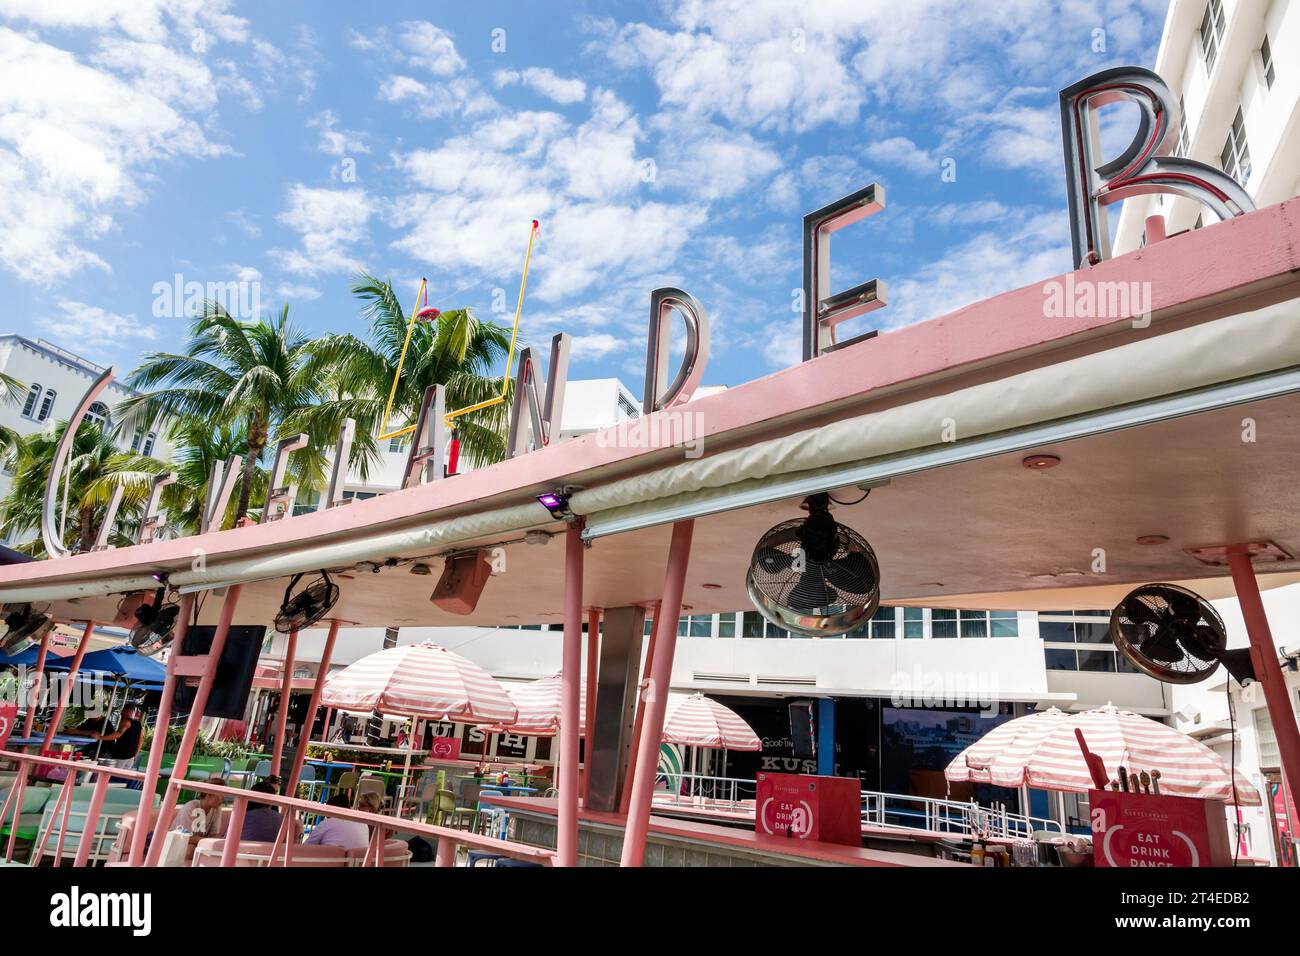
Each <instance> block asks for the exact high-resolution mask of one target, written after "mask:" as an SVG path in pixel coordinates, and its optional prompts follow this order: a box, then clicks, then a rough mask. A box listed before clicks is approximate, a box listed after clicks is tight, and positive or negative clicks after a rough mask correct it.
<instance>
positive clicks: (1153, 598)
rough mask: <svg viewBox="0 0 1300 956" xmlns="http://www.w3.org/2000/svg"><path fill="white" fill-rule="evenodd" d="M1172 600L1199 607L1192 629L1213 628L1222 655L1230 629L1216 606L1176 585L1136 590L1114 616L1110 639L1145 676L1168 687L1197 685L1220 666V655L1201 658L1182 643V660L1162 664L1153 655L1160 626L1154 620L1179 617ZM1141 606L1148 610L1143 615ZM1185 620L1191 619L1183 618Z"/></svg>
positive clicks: (1119, 605)
mask: <svg viewBox="0 0 1300 956" xmlns="http://www.w3.org/2000/svg"><path fill="white" fill-rule="evenodd" d="M1170 597H1175V598H1178V599H1180V600H1182V601H1184V602H1187V605H1186V606H1193V605H1194V606H1195V609H1196V619H1195V621H1193V622H1191V626H1193V627H1195V628H1197V629H1200V628H1209V629H1210V630H1212V631H1213V632H1214V643H1215V645H1216V646H1217V649H1218V650H1219V651H1222V650H1223V649H1224V647H1225V646H1226V643H1227V629H1226V628H1225V627H1224V624H1223V619H1222V618H1221V617H1219V612H1218V611H1216V610H1215V609H1214V606H1213V605H1212V604H1210V603H1209V602H1208V601H1206V600H1205V599H1204V598H1203V597H1201V596H1200V595H1199V594H1197V593H1196V592H1194V591H1189V590H1188V589H1187V588H1183V587H1179V586H1178V585H1176V584H1147V585H1143V586H1142V587H1139V588H1135V589H1134V590H1132V591H1130V592H1129V593H1128V594H1127V595H1125V596H1124V599H1123V600H1122V601H1120V602H1119V604H1117V605H1116V606H1115V609H1114V610H1113V611H1112V612H1111V615H1110V639H1111V641H1112V643H1114V645H1115V647H1116V648H1117V649H1118V650H1119V651H1120V653H1122V654H1123V655H1124V656H1125V657H1127V658H1128V659H1129V661H1130V662H1131V663H1132V664H1133V666H1134V667H1136V668H1137V669H1138V670H1140V671H1142V673H1144V674H1146V675H1147V676H1148V677H1154V678H1155V679H1156V680H1160V681H1164V682H1165V683H1168V684H1195V683H1197V682H1198V681H1202V680H1205V678H1207V677H1209V676H1210V674H1212V673H1214V671H1215V669H1216V668H1217V667H1218V666H1219V656H1218V654H1210V655H1200V654H1197V653H1196V652H1194V651H1193V650H1191V649H1189V648H1188V647H1187V646H1186V644H1184V643H1183V642H1182V641H1178V642H1177V644H1176V646H1177V648H1178V649H1179V651H1181V654H1180V656H1179V659H1178V660H1177V661H1173V660H1161V659H1158V658H1157V657H1156V656H1155V655H1154V654H1153V652H1152V649H1151V645H1152V643H1153V641H1154V640H1155V639H1156V635H1157V633H1158V631H1159V628H1160V624H1158V623H1157V622H1156V621H1153V620H1151V618H1152V617H1153V616H1154V617H1166V618H1169V619H1171V620H1172V619H1173V618H1175V617H1177V616H1178V615H1177V612H1176V611H1175V610H1174V608H1173V605H1172V604H1171V602H1170V600H1169V599H1170ZM1139 606H1141V607H1144V608H1145V610H1143V611H1139ZM1183 617H1187V616H1186V615H1183Z"/></svg>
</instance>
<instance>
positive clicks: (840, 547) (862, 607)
mask: <svg viewBox="0 0 1300 956" xmlns="http://www.w3.org/2000/svg"><path fill="white" fill-rule="evenodd" d="M807 520H808V519H807V518H794V519H791V520H789V521H784V522H782V523H781V524H778V525H776V526H775V527H773V528H772V529H771V530H769V531H768V532H767V533H766V534H764V535H763V536H762V537H761V538H759V540H758V543H757V544H756V545H755V547H754V553H753V555H752V556H751V558H750V562H749V571H748V573H747V575H746V578H745V586H746V589H747V590H748V592H749V597H750V600H751V601H752V602H753V604H754V606H755V608H756V609H757V610H758V612H759V613H760V614H762V615H763V617H765V618H766V619H767V620H768V621H770V622H771V623H772V624H774V625H776V626H777V627H782V628H785V629H787V630H791V631H795V632H797V633H800V634H806V635H808V636H810V637H823V636H833V635H838V634H844V633H847V632H849V631H851V630H853V629H854V628H857V627H859V626H861V625H862V624H863V623H864V622H865V621H867V620H869V619H870V618H871V616H872V615H873V614H875V612H876V609H877V608H878V607H879V605H880V565H879V562H878V561H877V559H876V554H875V551H873V550H872V548H871V545H870V544H869V543H868V542H867V540H866V539H865V538H863V537H862V535H860V534H858V533H857V532H856V531H854V530H853V529H852V528H848V527H846V526H844V525H842V524H839V523H838V522H837V523H836V528H835V539H834V550H833V551H832V553H831V554H830V555H829V556H828V557H827V558H825V559H824V560H817V559H814V558H812V557H810V556H809V555H808V554H807V553H806V551H804V548H803V542H802V541H801V539H800V537H799V532H800V529H801V528H802V527H803V526H804V523H805V522H806V521H807ZM799 559H801V562H800V560H799ZM797 568H798V569H797Z"/></svg>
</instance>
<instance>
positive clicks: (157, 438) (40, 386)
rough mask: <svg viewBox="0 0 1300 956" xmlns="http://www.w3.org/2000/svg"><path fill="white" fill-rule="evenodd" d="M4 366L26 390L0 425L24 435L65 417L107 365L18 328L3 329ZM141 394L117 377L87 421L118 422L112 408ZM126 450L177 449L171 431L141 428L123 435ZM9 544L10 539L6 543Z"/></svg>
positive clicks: (4, 484) (161, 453)
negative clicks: (11, 329) (172, 441)
mask: <svg viewBox="0 0 1300 956" xmlns="http://www.w3.org/2000/svg"><path fill="white" fill-rule="evenodd" d="M0 371H3V372H4V373H5V374H6V375H9V376H12V377H13V378H15V379H17V380H18V381H19V382H21V383H22V384H23V386H24V387H25V389H26V393H25V394H24V395H23V397H22V399H21V401H19V402H18V403H16V404H4V405H0V424H3V425H5V426H7V427H9V428H12V429H13V430H14V431H16V432H18V433H19V434H20V435H33V434H36V433H37V432H42V431H45V430H47V429H50V428H52V427H54V425H55V424H56V423H57V422H60V421H65V420H66V419H67V418H68V417H69V416H70V415H71V414H72V412H73V409H75V408H76V405H77V403H78V402H79V401H80V400H81V398H82V396H83V395H85V394H86V389H87V388H89V387H90V385H91V383H92V382H94V381H95V379H97V378H99V376H100V375H102V374H103V372H104V366H102V365H97V364H95V363H94V362H92V361H90V360H89V359H84V358H82V357H81V356H80V355H76V354H74V353H72V352H69V351H68V350H67V349H63V348H60V347H59V346H57V345H54V344H52V343H50V342H47V341H45V340H44V339H36V340H32V339H29V338H26V337H24V336H21V335H17V334H15V333H12V332H7V333H0ZM135 394H136V393H135V392H134V391H133V390H132V389H130V388H128V387H127V386H126V385H124V384H123V383H122V382H121V381H120V380H114V381H113V382H112V383H111V384H110V385H109V386H108V388H106V389H105V390H104V392H103V393H102V394H101V396H100V399H99V401H97V402H95V403H94V404H93V405H91V406H90V409H89V410H88V412H87V413H86V420H87V421H97V422H101V423H104V424H110V425H111V424H112V412H111V409H113V408H114V407H116V405H117V404H118V403H119V402H121V401H123V400H124V399H126V398H129V397H131V396H132V395H135ZM119 445H120V447H121V448H122V449H123V450H126V449H127V448H132V449H135V450H137V451H139V452H141V453H143V454H146V455H153V456H154V457H155V458H159V459H162V460H164V461H166V460H167V459H168V458H169V457H170V456H171V453H172V447H171V445H170V443H169V442H168V436H167V435H166V434H165V433H164V432H163V431H162V430H161V429H160V430H159V431H150V432H139V431H137V432H136V433H135V434H133V435H130V436H127V435H125V434H123V435H122V436H120V438H119ZM10 480H11V478H10V475H9V473H8V472H7V471H0V496H3V495H4V494H5V493H6V492H7V491H8V489H9V483H10ZM6 543H8V542H6Z"/></svg>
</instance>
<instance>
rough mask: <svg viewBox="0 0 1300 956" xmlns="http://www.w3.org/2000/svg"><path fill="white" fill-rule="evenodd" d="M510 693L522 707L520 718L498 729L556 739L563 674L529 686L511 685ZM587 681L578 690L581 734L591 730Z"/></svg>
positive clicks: (516, 704)
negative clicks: (588, 725) (587, 701)
mask: <svg viewBox="0 0 1300 956" xmlns="http://www.w3.org/2000/svg"><path fill="white" fill-rule="evenodd" d="M505 687H506V693H507V694H508V695H509V696H510V700H511V701H512V702H513V703H514V705H515V706H516V707H517V708H519V716H518V717H516V718H515V719H514V720H513V721H511V722H510V723H508V724H504V725H502V726H501V727H498V728H495V729H497V730H508V731H510V732H512V733H516V734H526V735H528V736H530V737H554V736H555V735H556V734H558V733H559V732H560V707H561V704H562V702H563V698H564V680H563V679H562V677H561V675H559V674H552V675H551V676H550V677H543V678H540V679H538V680H534V681H529V682H528V683H526V684H507V685H505ZM586 699H587V682H586V681H585V680H584V681H582V682H581V683H580V684H579V689H578V733H580V734H581V733H585V732H586V730H587V714H586V710H587V708H586Z"/></svg>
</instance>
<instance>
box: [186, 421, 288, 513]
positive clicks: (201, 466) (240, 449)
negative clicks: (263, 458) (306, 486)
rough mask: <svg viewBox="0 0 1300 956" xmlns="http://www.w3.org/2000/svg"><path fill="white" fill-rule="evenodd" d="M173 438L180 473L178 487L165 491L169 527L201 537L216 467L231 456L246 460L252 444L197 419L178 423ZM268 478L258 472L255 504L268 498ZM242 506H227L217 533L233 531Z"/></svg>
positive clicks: (235, 433) (238, 432) (234, 503)
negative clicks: (211, 480) (201, 528)
mask: <svg viewBox="0 0 1300 956" xmlns="http://www.w3.org/2000/svg"><path fill="white" fill-rule="evenodd" d="M170 438H171V444H172V447H173V448H175V449H176V451H175V452H174V457H173V459H172V463H171V468H172V471H174V472H176V483H175V484H172V485H168V486H167V487H166V488H165V489H164V490H163V497H162V505H163V508H164V510H165V511H166V512H167V521H168V524H170V525H172V526H174V527H176V528H177V529H178V530H180V531H181V533H183V534H186V535H192V534H198V532H199V528H200V527H201V526H202V520H203V509H204V507H205V506H206V504H207V496H208V484H209V482H210V479H211V476H212V469H213V467H214V466H215V465H216V464H218V463H219V462H225V461H226V460H227V459H229V458H230V456H231V455H239V456H240V457H241V458H246V456H247V455H248V440H247V439H246V438H245V437H244V434H243V432H242V431H241V430H239V429H237V428H233V427H231V426H229V425H218V426H216V427H214V426H212V425H211V424H209V423H207V422H201V421H197V420H194V419H186V420H182V421H180V422H178V423H177V424H176V426H175V427H174V428H173V429H172V431H171V435H170ZM292 464H293V462H292V461H291V465H292ZM268 478H269V475H268V474H267V472H265V471H263V470H260V469H259V470H258V471H256V472H254V474H253V479H254V480H253V490H252V500H254V501H259V500H261V499H262V498H264V497H265V495H266V485H267V481H268ZM238 504H239V503H238V501H231V502H230V503H229V504H228V505H227V506H226V513H225V514H224V515H222V516H221V517H220V518H219V519H218V520H217V521H216V522H214V524H213V527H212V530H213V531H219V530H221V529H223V528H230V527H233V525H234V522H235V509H236V508H237V507H238Z"/></svg>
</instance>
